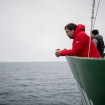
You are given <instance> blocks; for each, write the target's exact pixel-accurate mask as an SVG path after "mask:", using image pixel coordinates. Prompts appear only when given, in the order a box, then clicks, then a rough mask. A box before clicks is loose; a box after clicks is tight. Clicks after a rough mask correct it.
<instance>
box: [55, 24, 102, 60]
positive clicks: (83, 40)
mask: <svg viewBox="0 0 105 105" xmlns="http://www.w3.org/2000/svg"><path fill="white" fill-rule="evenodd" d="M65 31H66V34H67V36H68V37H69V38H70V39H74V40H73V44H72V49H69V50H66V49H64V50H60V49H57V50H56V52H55V55H56V56H57V57H59V56H65V55H69V56H78V57H88V51H89V40H90V37H89V36H88V35H87V34H86V33H85V26H84V25H82V24H79V25H76V24H74V23H70V24H68V25H66V26H65ZM89 57H93V58H101V56H100V54H99V52H98V50H97V48H96V46H95V44H94V42H93V41H92V40H91V44H90V53H89Z"/></svg>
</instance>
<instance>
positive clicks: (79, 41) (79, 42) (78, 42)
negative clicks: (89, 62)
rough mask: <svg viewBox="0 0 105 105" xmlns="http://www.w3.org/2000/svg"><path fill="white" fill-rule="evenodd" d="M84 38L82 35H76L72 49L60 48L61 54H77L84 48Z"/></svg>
mask: <svg viewBox="0 0 105 105" xmlns="http://www.w3.org/2000/svg"><path fill="white" fill-rule="evenodd" d="M85 39H86V38H84V37H83V36H80V35H78V36H77V37H76V38H75V39H74V41H73V46H72V49H70V50H62V51H61V56H65V55H70V56H78V55H79V54H80V53H81V52H82V51H83V49H84V46H85V44H86V40H85Z"/></svg>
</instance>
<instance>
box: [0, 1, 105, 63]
mask: <svg viewBox="0 0 105 105" xmlns="http://www.w3.org/2000/svg"><path fill="white" fill-rule="evenodd" d="M92 1H93V0H0V62H4V61H6V62H8V61H12V62H13V61H65V57H60V58H56V57H55V50H56V49H57V48H60V49H63V48H67V49H71V47H72V40H70V39H69V38H68V37H67V36H66V33H65V30H64V26H65V25H66V24H68V23H76V24H84V25H85V27H86V33H87V34H88V35H89V34H90V23H91V10H92ZM98 1H99V0H96V6H95V8H97V3H98ZM104 18H105V0H101V2H100V7H99V11H98V15H97V20H96V25H95V29H99V31H100V34H101V35H103V37H104V40H105V36H104V35H105V19H104Z"/></svg>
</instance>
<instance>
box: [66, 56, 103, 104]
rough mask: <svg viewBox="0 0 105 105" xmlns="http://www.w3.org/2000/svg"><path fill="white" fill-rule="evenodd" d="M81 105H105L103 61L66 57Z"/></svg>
mask: <svg viewBox="0 0 105 105" xmlns="http://www.w3.org/2000/svg"><path fill="white" fill-rule="evenodd" d="M66 59H67V62H68V64H69V67H70V69H71V71H72V73H73V75H74V78H75V79H76V81H77V84H78V87H79V89H80V92H81V94H82V104H83V105H105V59H95V58H84V57H72V56H66Z"/></svg>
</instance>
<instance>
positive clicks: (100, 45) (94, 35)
mask: <svg viewBox="0 0 105 105" xmlns="http://www.w3.org/2000/svg"><path fill="white" fill-rule="evenodd" d="M91 38H92V39H93V42H94V44H95V45H96V47H97V49H98V51H99V53H100V55H101V57H104V41H103V37H102V36H101V35H99V31H98V30H96V29H95V30H92V32H91Z"/></svg>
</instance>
